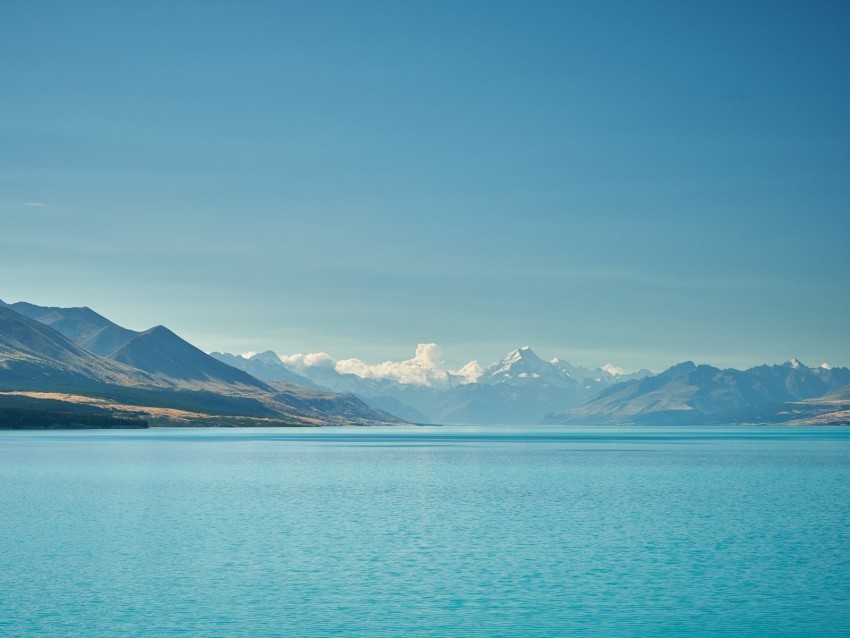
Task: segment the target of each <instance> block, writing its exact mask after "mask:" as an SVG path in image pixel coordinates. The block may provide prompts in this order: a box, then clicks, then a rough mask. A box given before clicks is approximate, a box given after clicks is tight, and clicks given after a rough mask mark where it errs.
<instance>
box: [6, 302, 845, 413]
mask: <svg viewBox="0 0 850 638" xmlns="http://www.w3.org/2000/svg"><path fill="white" fill-rule="evenodd" d="M292 360H293V358H292V357H284V358H281V357H279V356H278V355H277V354H275V353H274V352H271V351H266V352H262V353H259V354H252V355H250V356H247V355H246V356H242V355H233V354H228V353H222V352H213V353H211V354H209V355H208V354H206V353H204V352H203V351H201V350H199V349H198V348H196V347H195V346H193V345H191V344H190V343H188V342H186V341H185V340H183V339H182V338H180V337H179V336H178V335H176V334H174V333H173V332H172V331H170V330H168V329H167V328H165V327H164V326H156V327H154V328H151V329H149V330H145V331H141V332H137V331H133V330H129V329H127V328H124V327H122V326H119V325H117V324H115V323H113V322H112V321H110V320H109V319H107V318H106V317H103V316H102V315H99V314H98V313H96V312H94V311H93V310H91V309H89V308H56V307H43V306H37V305H33V304H29V303H25V302H18V303H15V304H5V303H3V302H0V410H2V408H3V406H6V407H9V406H11V407H13V408H15V409H26V410H32V409H39V406H42V407H43V406H46V405H48V403H49V405H50V406H52V407H51V409H54V410H56V409H59V408H57V406H56V402H59V404H61V405H60V406H59V407H61V408H62V409H64V410H65V411H72V412H75V413H79V412H80V411H81V410H84V409H85V410H89V411H93V412H97V413H98V414H101V413H102V412H103V411H106V412H108V413H110V414H117V415H119V416H121V417H127V418H131V419H136V420H138V419H139V418H140V415H141V416H145V415H147V416H148V417H149V418H150V420H152V421H153V422H154V423H155V424H158V423H172V424H173V423H185V424H196V425H197V424H203V425H220V424H224V423H227V424H238V425H258V424H267V423H273V424H292V425H340V424H361V425H370V424H378V423H386V424H397V423H403V422H407V423H437V424H453V423H454V424H534V423H541V422H542V423H550V424H582V425H594V424H668V423H669V424H674V423H675V424H714V423H788V424H801V423H848V422H850V369H847V368H830V367H829V366H826V365H824V366H821V367H817V368H812V367H808V366H806V365H804V364H803V363H801V362H800V361H798V360H796V359H791V360H790V361H788V362H786V363H784V364H780V365H761V366H757V367H754V368H750V369H748V370H734V369H725V370H722V369H719V368H715V367H712V366H708V365H697V364H695V363H693V362H690V361H688V362H684V363H681V364H677V365H675V366H673V367H671V368H669V369H668V370H665V371H664V372H662V373H660V374H657V375H653V374H652V373H651V372H649V371H648V370H641V371H639V372H636V373H632V374H625V373H624V372H623V371H622V370H620V369H618V368H616V367H614V366H610V365H608V366H604V367H601V368H595V369H589V368H585V367H581V366H574V365H572V364H570V363H569V362H567V361H566V360H565V359H562V358H553V359H550V360H544V359H542V358H541V357H539V356H538V355H537V354H536V353H534V351H533V350H532V349H531V348H529V347H528V346H523V347H521V348H517V349H515V350H513V351H511V352H509V353H508V354H507V355H505V356H504V357H503V358H502V359H501V360H499V361H497V362H495V363H493V364H491V365H489V366H487V367H486V368H484V369H483V370H482V369H481V368H480V367H477V364H476V375H474V376H469V375H466V376H465V375H464V374H463V371H461V373H457V374H455V373H448V374H443V375H442V376H440V377H439V383H431V382H429V381H428V378H429V377H428V375H425V374H423V375H420V378H421V379H423V381H420V382H402V381H400V380H398V379H394V378H373V377H367V376H359V375H358V374H353V373H351V372H345V371H340V370H338V369H337V366H336V365H335V364H334V363H333V362H332V360H330V359H328V360H327V361H323V362H322V363H321V364H309V365H308V364H305V363H303V362H302V363H301V364H300V365H294V364H293V363H292V362H291V361H292ZM408 363H409V362H408ZM416 365H418V364H416ZM342 369H343V370H344V368H342ZM63 402H64V403H63ZM72 404H73V405H72ZM63 406H64V407H63ZM81 406H82V407H81Z"/></svg>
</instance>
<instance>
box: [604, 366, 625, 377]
mask: <svg viewBox="0 0 850 638" xmlns="http://www.w3.org/2000/svg"><path fill="white" fill-rule="evenodd" d="M602 369H603V370H605V372H607V373H608V374H613V375H614V376H615V377H620V376H622V375H624V374H625V373H626V371H625V370H623V369H622V368H621V367H619V366H615V365H614V364H613V363H606V364H605V365H604V366H602Z"/></svg>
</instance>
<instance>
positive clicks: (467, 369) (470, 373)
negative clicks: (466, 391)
mask: <svg viewBox="0 0 850 638" xmlns="http://www.w3.org/2000/svg"><path fill="white" fill-rule="evenodd" d="M452 374H454V375H456V376H458V377H463V378H464V379H465V381H464V383H475V382H476V381H478V379H479V378H481V375H482V374H484V368H482V367H481V366H480V365H478V362H477V361H470V362H469V363H467V364H466V365H465V366H463V367H462V368H460V369H459V370H455V371H454V372H452Z"/></svg>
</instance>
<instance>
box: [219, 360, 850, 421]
mask: <svg viewBox="0 0 850 638" xmlns="http://www.w3.org/2000/svg"><path fill="white" fill-rule="evenodd" d="M422 347H423V346H422V345H420V349H421V348H422ZM212 356H214V357H217V358H219V359H221V360H222V361H226V362H228V363H230V364H231V365H234V366H236V367H239V368H241V369H243V370H249V371H251V372H252V373H253V374H255V375H256V376H258V377H259V378H262V379H273V378H276V377H278V376H279V377H286V378H288V377H287V375H292V374H296V375H298V376H299V377H301V378H302V379H306V380H307V382H309V383H311V384H313V385H314V386H316V387H322V388H327V389H331V390H336V391H346V392H352V393H354V394H356V395H358V396H359V397H361V398H362V399H363V400H364V401H366V402H368V403H370V404H372V405H374V406H377V407H380V408H381V409H384V410H387V411H389V412H391V413H393V414H396V415H398V416H400V417H402V418H405V419H407V420H411V421H414V422H419V423H428V422H430V423H457V424H523V423H526V424H527V423H539V422H545V423H553V424H555V423H562V424H668V423H679V424H687V423H694V424H696V423H724V422H725V423H738V422H747V423H773V422H775V423H784V422H795V423H796V422H805V421H810V422H826V423H832V422H838V423H843V422H846V421H847V420H848V418H850V414H846V413H845V412H846V410H847V409H848V408H850V406H848V405H846V402H847V398H848V396H850V386H848V384H850V370H848V369H847V368H830V367H828V366H821V367H818V368H810V367H808V366H806V365H804V364H802V363H801V362H799V361H797V360H796V359H792V360H790V361H789V362H787V363H785V364H781V365H762V366H758V367H754V368H751V369H749V370H746V371H740V370H733V369H727V370H721V369H719V368H715V367H712V366H707V365H701V366H697V365H695V364H693V363H691V362H685V363H682V364H679V365H676V366H673V367H671V368H670V369H668V370H667V371H665V372H663V373H661V374H659V375H653V374H652V373H650V372H649V371H648V370H641V371H639V372H636V373H632V374H625V373H624V372H623V371H622V370H620V369H618V368H616V366H612V365H606V366H603V367H600V368H596V369H593V370H591V369H588V368H584V367H580V366H574V365H572V364H570V363H569V362H567V361H565V360H563V359H560V358H554V359H551V360H549V361H546V360H544V359H542V358H540V357H539V356H538V355H537V354H536V353H534V351H533V350H532V349H531V348H529V347H527V346H524V347H522V348H518V349H516V350H513V351H512V352H510V353H508V354H507V355H505V357H504V358H502V359H501V360H500V361H497V362H495V363H493V364H491V365H490V366H488V367H487V368H485V369H483V370H481V369H480V368H479V372H478V373H477V374H475V375H474V378H471V377H470V375H466V376H464V375H458V374H454V375H453V374H448V375H444V376H442V375H435V374H431V375H430V376H429V374H427V373H425V372H423V374H421V375H418V378H419V379H420V382H408V383H401V382H399V381H397V380H395V379H392V378H367V377H363V376H359V375H357V374H353V373H350V372H344V371H341V370H346V369H350V368H352V367H355V369H356V368H357V367H358V366H352V365H351V364H350V363H344V364H343V365H339V362H334V361H333V359H331V358H330V357H328V356H327V355H289V356H287V355H284V356H282V357H278V356H277V355H275V354H274V353H273V352H264V353H262V354H260V355H251V356H247V355H246V356H236V355H232V354H223V353H217V352H214V353H212ZM255 360H256V361H255ZM417 360H418V357H417V358H414V359H413V360H411V361H409V362H405V363H406V364H411V362H413V363H414V364H415V363H416V361H417ZM472 363H474V362H472ZM386 365H387V364H385V366H386ZM421 365H422V366H423V367H426V368H427V367H428V366H429V365H430V363H429V360H427V359H424V360H423V361H422V362H421ZM470 365H471V364H470ZM361 367H362V366H361ZM406 376H407V377H408V378H411V379H415V378H417V375H410V374H408V375H406ZM430 378H435V379H437V382H430V381H429V379H430Z"/></svg>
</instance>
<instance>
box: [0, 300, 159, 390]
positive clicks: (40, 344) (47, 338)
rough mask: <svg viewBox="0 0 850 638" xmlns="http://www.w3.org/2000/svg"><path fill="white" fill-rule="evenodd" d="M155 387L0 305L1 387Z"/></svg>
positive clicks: (145, 377) (133, 372) (138, 374)
mask: <svg viewBox="0 0 850 638" xmlns="http://www.w3.org/2000/svg"><path fill="white" fill-rule="evenodd" d="M93 385H120V386H130V387H155V386H156V385H157V384H156V382H155V381H154V380H153V379H152V378H151V377H150V376H149V375H147V374H145V373H144V372H142V371H140V370H136V369H134V368H132V367H129V366H125V365H122V364H120V363H117V362H114V361H110V360H106V359H102V358H100V357H97V356H96V355H93V354H91V353H90V352H88V351H87V350H85V349H84V348H81V347H80V346H78V345H77V344H75V343H73V342H71V341H70V340H69V339H67V338H66V337H64V336H63V335H61V334H59V333H58V332H56V331H55V330H53V329H52V328H49V327H47V326H45V325H44V324H42V323H39V322H38V321H34V320H32V319H30V318H28V317H24V316H23V315H21V314H18V313H17V312H15V311H14V310H12V308H11V307H10V306H8V305H4V306H2V307H0V388H2V389H54V388H60V387H61V388H66V387H67V388H84V387H91V386H93Z"/></svg>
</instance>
